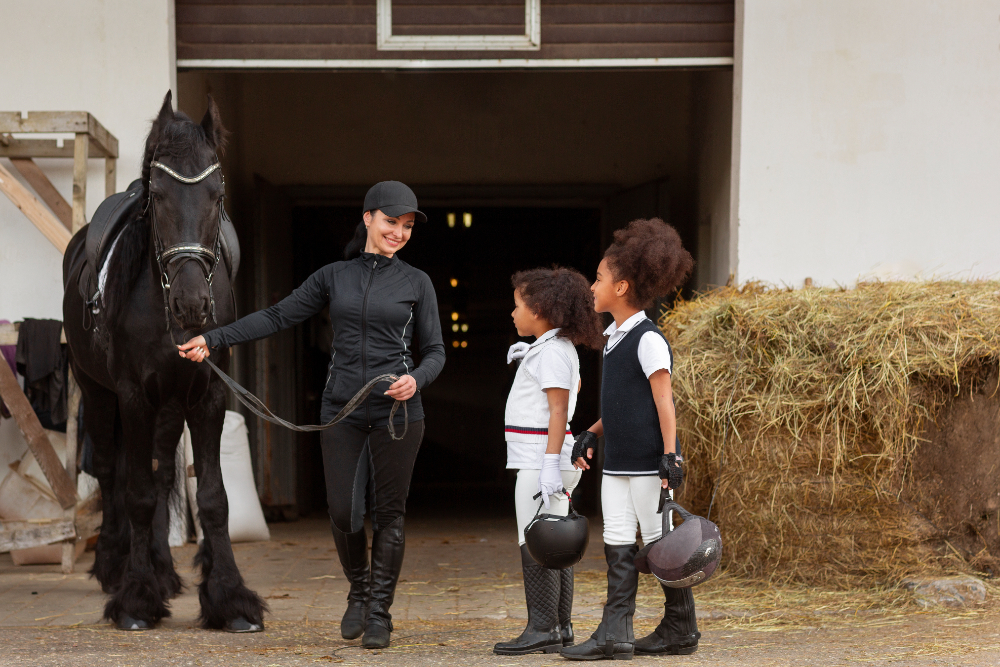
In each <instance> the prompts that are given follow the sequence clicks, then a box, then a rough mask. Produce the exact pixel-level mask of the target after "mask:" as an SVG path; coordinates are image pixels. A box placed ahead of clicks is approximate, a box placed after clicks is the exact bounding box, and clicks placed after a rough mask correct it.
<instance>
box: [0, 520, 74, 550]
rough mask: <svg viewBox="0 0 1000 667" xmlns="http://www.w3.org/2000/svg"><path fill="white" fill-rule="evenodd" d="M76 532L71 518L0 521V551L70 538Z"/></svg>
mask: <svg viewBox="0 0 1000 667" xmlns="http://www.w3.org/2000/svg"><path fill="white" fill-rule="evenodd" d="M76 534H77V528H76V526H75V524H74V521H73V519H66V518H62V519H52V520H50V521H44V522H43V521H0V553H2V552H4V551H10V550H12V549H30V548H32V547H41V546H45V545H46V544H52V543H53V542H61V541H62V540H66V539H72V538H73V537H74V536H75V535H76Z"/></svg>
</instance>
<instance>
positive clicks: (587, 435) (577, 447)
mask: <svg viewBox="0 0 1000 667" xmlns="http://www.w3.org/2000/svg"><path fill="white" fill-rule="evenodd" d="M588 449H593V450H595V451H596V450H597V436H596V435H594V433H593V431H584V432H583V433H581V434H580V435H578V436H576V440H574V441H573V454H572V455H571V456H570V460H571V461H576V460H577V459H579V458H587V450H588Z"/></svg>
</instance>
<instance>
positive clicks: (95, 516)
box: [76, 510, 104, 540]
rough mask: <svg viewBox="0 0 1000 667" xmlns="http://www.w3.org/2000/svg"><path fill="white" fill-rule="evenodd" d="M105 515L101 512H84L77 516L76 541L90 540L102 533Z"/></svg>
mask: <svg viewBox="0 0 1000 667" xmlns="http://www.w3.org/2000/svg"><path fill="white" fill-rule="evenodd" d="M103 516H104V515H103V513H102V512H101V511H100V510H97V511H94V512H84V513H80V514H77V516H76V539H78V540H89V539H90V538H91V537H93V536H94V535H97V534H98V533H100V532H101V520H102V518H103Z"/></svg>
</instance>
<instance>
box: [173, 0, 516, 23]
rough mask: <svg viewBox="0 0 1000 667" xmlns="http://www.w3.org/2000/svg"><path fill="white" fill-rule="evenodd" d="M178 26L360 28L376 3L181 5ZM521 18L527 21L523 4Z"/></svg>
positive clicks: (372, 19)
mask: <svg viewBox="0 0 1000 667" xmlns="http://www.w3.org/2000/svg"><path fill="white" fill-rule="evenodd" d="M176 14H177V25H178V27H179V26H182V25H206V24H215V25H226V24H257V25H276V24H285V25H288V24H298V25H334V24H343V25H354V26H356V25H360V24H371V25H374V24H375V3H372V4H371V5H368V6H363V5H362V6H358V5H327V6H311V7H310V6H284V7H281V6H259V5H258V6H253V5H250V6H239V5H228V6H220V5H178V6H177V10H176ZM521 17H522V21H523V18H524V5H523V0H522V5H521Z"/></svg>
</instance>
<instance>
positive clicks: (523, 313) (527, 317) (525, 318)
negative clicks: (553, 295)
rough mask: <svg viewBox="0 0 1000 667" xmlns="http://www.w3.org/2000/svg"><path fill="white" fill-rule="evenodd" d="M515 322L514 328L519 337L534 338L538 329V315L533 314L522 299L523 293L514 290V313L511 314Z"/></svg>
mask: <svg viewBox="0 0 1000 667" xmlns="http://www.w3.org/2000/svg"><path fill="white" fill-rule="evenodd" d="M510 316H511V318H512V319H513V320H514V328H515V329H517V335H518V336H534V335H535V329H537V328H538V325H537V322H538V315H535V314H534V313H533V312H531V308H528V304H526V303H525V302H524V299H522V298H521V293H520V292H518V291H517V290H514V311H513V312H512V313H511V314H510Z"/></svg>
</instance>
